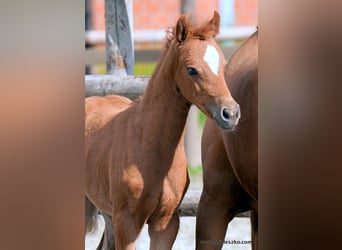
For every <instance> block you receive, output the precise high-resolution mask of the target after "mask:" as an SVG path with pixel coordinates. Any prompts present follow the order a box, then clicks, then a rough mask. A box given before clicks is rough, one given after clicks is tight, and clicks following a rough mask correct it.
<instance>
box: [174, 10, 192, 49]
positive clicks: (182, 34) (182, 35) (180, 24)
mask: <svg viewBox="0 0 342 250" xmlns="http://www.w3.org/2000/svg"><path fill="white" fill-rule="evenodd" d="M188 26H189V23H188V20H187V19H186V17H185V16H184V15H183V16H181V17H180V18H179V19H178V21H177V25H176V37H177V40H178V42H180V43H181V42H184V41H185V40H186V37H187V35H188V31H189V30H188Z"/></svg>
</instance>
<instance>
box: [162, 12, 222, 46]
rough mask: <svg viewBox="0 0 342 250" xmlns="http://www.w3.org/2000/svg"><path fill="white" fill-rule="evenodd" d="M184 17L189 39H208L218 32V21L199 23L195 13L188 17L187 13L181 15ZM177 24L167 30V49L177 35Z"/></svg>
mask: <svg viewBox="0 0 342 250" xmlns="http://www.w3.org/2000/svg"><path fill="white" fill-rule="evenodd" d="M180 18H183V22H184V23H185V25H186V27H187V38H186V39H187V40H188V39H199V40H207V39H209V38H210V37H215V36H216V35H217V33H218V30H217V28H215V25H216V23H212V22H210V21H209V22H204V23H201V24H200V23H198V21H197V20H196V19H195V17H194V16H193V15H190V16H188V17H186V16H185V15H183V16H181V17H180ZM176 26H177V25H175V26H173V27H169V28H168V29H167V30H166V37H165V45H164V48H165V49H166V50H167V49H168V48H169V47H170V44H171V42H172V41H173V40H174V39H175V38H176V37H177V35H176V30H177V27H176Z"/></svg>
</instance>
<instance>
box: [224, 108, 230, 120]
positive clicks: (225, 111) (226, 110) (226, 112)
mask: <svg viewBox="0 0 342 250" xmlns="http://www.w3.org/2000/svg"><path fill="white" fill-rule="evenodd" d="M222 117H223V118H224V119H225V120H229V119H230V115H229V111H228V109H227V108H223V109H222Z"/></svg>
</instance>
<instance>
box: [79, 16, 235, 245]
mask: <svg viewBox="0 0 342 250" xmlns="http://www.w3.org/2000/svg"><path fill="white" fill-rule="evenodd" d="M219 24H220V17H219V14H218V13H217V12H215V13H214V16H213V18H212V19H211V20H210V21H208V22H206V23H204V24H202V25H195V24H193V23H192V22H190V21H189V20H188V19H187V18H186V17H185V16H181V17H180V18H179V19H178V21H177V24H176V26H175V28H174V29H173V31H172V33H169V34H168V36H167V41H166V44H165V48H164V50H163V52H162V54H161V57H160V60H159V62H158V64H157V67H156V69H155V71H154V73H153V74H152V76H151V79H150V81H149V83H148V86H147V88H146V91H145V94H144V96H143V98H142V99H141V100H138V101H135V102H131V101H130V100H129V99H127V98H125V97H120V96H107V97H90V98H87V99H86V101H85V130H86V145H85V146H86V168H85V183H86V197H87V199H89V200H88V202H91V203H92V204H94V205H95V206H96V207H97V208H98V209H100V210H101V211H102V212H103V213H106V214H108V215H111V216H112V222H113V224H114V238H115V248H116V249H134V248H135V246H134V245H135V240H136V239H137V237H138V235H139V233H140V231H141V229H142V227H143V226H144V224H145V223H148V231H149V235H150V238H151V241H150V242H151V246H150V248H151V249H171V247H172V244H173V242H174V240H175V238H176V235H177V232H178V226H179V216H178V214H177V209H178V207H179V205H180V203H181V201H182V199H183V196H184V194H185V192H186V190H187V187H188V182H189V179H188V174H187V163H186V158H185V154H184V147H183V140H184V126H185V122H186V117H187V114H188V111H189V108H190V105H191V104H195V105H196V106H197V107H198V108H199V109H200V110H202V111H203V112H204V113H205V114H206V115H207V116H208V117H209V118H211V119H214V120H215V121H216V123H217V124H218V126H220V127H221V128H223V129H226V130H232V129H234V127H235V126H236V125H237V123H238V121H239V118H240V108H239V105H238V104H237V103H236V102H235V101H234V99H233V98H232V96H231V94H230V92H229V90H228V88H227V85H226V82H225V79H224V66H225V59H224V56H223V53H222V51H221V50H220V48H219V47H218V45H217V44H216V42H215V35H216V34H217V33H218V31H219ZM86 213H87V211H86Z"/></svg>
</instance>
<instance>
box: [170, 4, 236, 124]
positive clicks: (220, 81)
mask: <svg viewBox="0 0 342 250" xmlns="http://www.w3.org/2000/svg"><path fill="white" fill-rule="evenodd" d="M219 26H220V16H219V14H218V13H217V12H216V11H215V12H214V17H213V18H212V19H211V20H210V21H209V22H207V23H204V24H202V25H200V26H194V25H192V24H191V23H190V22H189V20H188V19H187V18H186V17H185V16H181V17H180V18H179V20H178V22H177V25H176V28H175V30H174V37H175V40H176V43H177V47H178V48H177V49H178V54H179V62H178V67H177V72H176V83H177V85H178V88H179V89H180V91H181V93H182V95H183V96H184V97H185V98H186V99H187V100H188V101H189V102H190V103H193V104H195V105H196V106H197V107H198V108H199V109H200V110H202V112H204V113H205V114H206V115H207V116H208V117H209V118H212V119H215V121H216V123H217V125H218V126H220V127H221V128H223V129H228V130H232V129H234V128H235V126H236V125H237V124H238V122H239V119H240V107H239V105H238V104H237V103H236V102H235V100H234V99H233V98H232V96H231V94H230V91H229V89H228V87H227V84H226V81H225V79H224V67H225V64H226V61H225V59H224V55H223V53H222V51H221V49H220V48H219V46H218V45H217V43H216V42H215V36H216V35H217V33H218V31H219Z"/></svg>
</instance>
